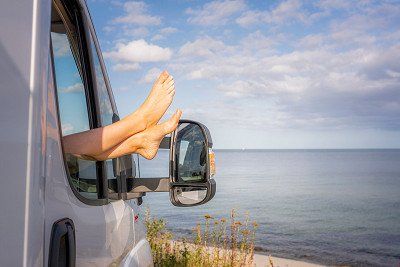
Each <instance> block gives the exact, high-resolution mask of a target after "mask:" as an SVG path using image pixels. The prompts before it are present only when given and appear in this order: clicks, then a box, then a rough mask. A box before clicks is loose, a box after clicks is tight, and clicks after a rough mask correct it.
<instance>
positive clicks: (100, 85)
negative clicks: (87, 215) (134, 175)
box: [90, 34, 118, 199]
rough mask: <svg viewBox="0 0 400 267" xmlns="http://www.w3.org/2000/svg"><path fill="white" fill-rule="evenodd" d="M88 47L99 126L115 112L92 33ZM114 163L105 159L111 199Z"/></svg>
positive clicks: (115, 183)
mask: <svg viewBox="0 0 400 267" xmlns="http://www.w3.org/2000/svg"><path fill="white" fill-rule="evenodd" d="M90 47H91V51H92V62H93V69H94V72H95V79H96V82H95V83H96V92H97V98H98V101H99V108H100V120H101V126H106V125H109V124H112V123H113V122H114V121H113V118H115V116H116V112H114V110H113V106H112V104H111V98H110V95H109V91H108V87H107V83H106V81H105V78H104V77H105V76H104V75H105V73H104V72H103V68H102V66H101V64H100V57H99V54H98V52H97V49H96V46H95V43H94V38H93V36H92V34H90ZM113 162H114V164H113ZM115 164H116V160H111V159H109V160H106V161H105V168H106V172H105V175H106V178H107V184H108V195H109V197H110V198H111V199H113V195H114V193H117V192H118V186H117V177H116V176H115V174H116V173H115V171H114V165H115Z"/></svg>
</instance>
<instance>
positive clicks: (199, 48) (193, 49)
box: [179, 36, 228, 57]
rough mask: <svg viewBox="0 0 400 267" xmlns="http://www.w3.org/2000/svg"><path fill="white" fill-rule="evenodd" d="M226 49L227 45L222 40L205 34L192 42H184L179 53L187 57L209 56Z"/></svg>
mask: <svg viewBox="0 0 400 267" xmlns="http://www.w3.org/2000/svg"><path fill="white" fill-rule="evenodd" d="M227 49H228V47H227V46H226V45H225V44H224V43H223V42H222V41H219V40H216V39H214V38H211V37H208V36H206V37H203V38H199V39H197V40H195V41H193V42H187V43H185V44H184V45H183V46H182V47H181V48H180V49H179V55H181V56H189V57H209V56H213V55H215V54H218V53H219V54H220V53H223V51H224V50H227Z"/></svg>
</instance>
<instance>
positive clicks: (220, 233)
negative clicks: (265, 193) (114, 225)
mask: <svg viewBox="0 0 400 267" xmlns="http://www.w3.org/2000/svg"><path fill="white" fill-rule="evenodd" d="M145 223H146V227H147V239H148V241H149V243H150V246H151V250H152V254H153V261H154V265H155V266H204V267H208V266H224V267H225V266H226V267H227V266H232V267H233V266H251V265H252V262H253V256H254V240H255V234H256V229H257V227H258V225H257V223H256V222H250V218H249V214H248V213H246V214H245V216H244V218H243V220H242V221H240V220H238V219H237V214H236V212H235V210H232V211H231V214H230V216H229V219H226V218H214V217H213V216H211V215H209V214H207V215H205V216H204V219H203V220H202V223H197V225H196V226H195V227H194V228H193V231H192V236H191V237H190V238H181V239H174V237H173V234H172V233H171V232H170V231H168V230H167V228H166V222H165V221H164V220H163V219H157V218H153V217H151V215H150V212H149V210H147V212H146V221H145Z"/></svg>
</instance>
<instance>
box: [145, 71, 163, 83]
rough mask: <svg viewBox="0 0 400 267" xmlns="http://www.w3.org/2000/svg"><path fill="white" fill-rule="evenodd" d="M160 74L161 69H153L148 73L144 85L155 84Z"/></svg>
mask: <svg viewBox="0 0 400 267" xmlns="http://www.w3.org/2000/svg"><path fill="white" fill-rule="evenodd" d="M160 74H161V70H160V69H159V68H151V69H149V70H148V71H147V73H146V74H145V75H144V77H143V78H142V80H141V81H142V82H144V83H153V82H154V81H155V80H156V79H157V78H158V76H159V75H160Z"/></svg>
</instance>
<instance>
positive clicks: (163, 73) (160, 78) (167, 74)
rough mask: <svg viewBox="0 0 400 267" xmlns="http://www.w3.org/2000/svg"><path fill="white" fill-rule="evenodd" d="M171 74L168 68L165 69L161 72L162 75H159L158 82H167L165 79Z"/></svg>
mask: <svg viewBox="0 0 400 267" xmlns="http://www.w3.org/2000/svg"><path fill="white" fill-rule="evenodd" d="M169 76H170V75H169V73H168V72H167V71H166V70H164V71H163V72H162V73H161V74H160V76H158V79H157V82H158V83H163V82H165V80H166V79H167V78H168V77H169Z"/></svg>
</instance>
